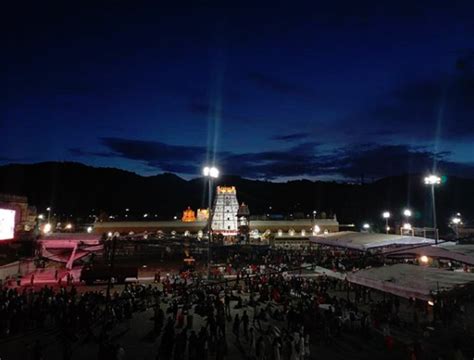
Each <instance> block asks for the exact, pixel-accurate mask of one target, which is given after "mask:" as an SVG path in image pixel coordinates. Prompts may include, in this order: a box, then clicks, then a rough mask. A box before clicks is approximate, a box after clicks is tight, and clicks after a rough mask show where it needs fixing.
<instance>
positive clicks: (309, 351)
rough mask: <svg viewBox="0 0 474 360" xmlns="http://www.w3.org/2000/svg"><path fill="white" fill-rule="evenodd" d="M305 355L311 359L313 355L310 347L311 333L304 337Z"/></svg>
mask: <svg viewBox="0 0 474 360" xmlns="http://www.w3.org/2000/svg"><path fill="white" fill-rule="evenodd" d="M304 355H305V359H309V358H310V355H311V350H310V348H309V334H306V336H305V338H304Z"/></svg>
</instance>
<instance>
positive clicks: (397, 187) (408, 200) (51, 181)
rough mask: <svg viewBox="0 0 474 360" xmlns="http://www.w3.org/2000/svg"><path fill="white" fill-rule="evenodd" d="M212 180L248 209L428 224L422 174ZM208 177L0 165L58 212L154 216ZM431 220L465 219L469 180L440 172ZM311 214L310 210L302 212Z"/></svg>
mask: <svg viewBox="0 0 474 360" xmlns="http://www.w3.org/2000/svg"><path fill="white" fill-rule="evenodd" d="M214 185H231V186H235V187H236V188H237V196H238V199H239V202H245V203H246V204H247V205H248V206H249V208H250V211H251V213H252V214H254V215H257V214H259V215H260V214H261V215H264V214H273V215H276V214H279V215H283V216H287V217H290V215H292V216H294V217H301V216H308V215H309V214H312V212H313V211H314V210H316V211H317V213H318V216H321V215H323V216H324V214H323V212H324V213H325V215H326V216H333V215H334V214H336V215H337V218H338V220H339V221H340V222H341V223H344V224H348V223H354V224H356V225H360V224H361V223H362V222H366V221H367V222H369V223H372V224H373V225H374V226H375V227H377V226H378V227H383V225H384V222H383V220H382V219H381V213H382V211H384V210H389V211H390V212H391V213H392V214H393V218H392V219H391V220H390V221H391V223H395V222H398V223H401V222H402V221H403V219H402V216H401V212H402V210H403V209H404V208H406V207H409V208H411V209H412V210H413V211H414V219H412V222H413V223H414V224H415V225H416V226H431V223H432V217H431V214H432V211H431V196H430V190H429V187H427V186H426V185H424V184H423V174H418V175H405V176H397V177H387V178H383V179H380V180H377V181H374V182H371V183H366V184H349V183H337V182H323V181H310V180H297V181H288V182H269V181H259V180H250V179H245V178H241V177H238V176H222V177H220V178H219V179H217V181H216V182H215V184H214ZM206 186H207V181H206V179H205V178H202V177H198V178H195V179H192V180H185V179H182V178H180V177H179V176H177V175H174V174H170V173H164V174H159V175H155V176H148V177H145V176H140V175H137V174H135V173H132V172H129V171H124V170H120V169H116V168H97V167H91V166H87V165H84V164H80V163H73V162H43V163H37V164H10V165H3V166H0V192H2V193H8V194H15V195H24V196H27V197H28V200H29V203H30V204H31V205H35V206H36V207H37V208H38V211H39V212H45V209H46V207H48V206H51V207H52V208H53V211H54V212H56V213H58V214H67V215H73V217H76V218H77V217H87V216H88V214H91V213H95V214H99V213H100V212H102V213H107V214H115V215H118V216H119V218H120V216H124V214H125V209H130V210H129V214H130V218H132V217H137V218H138V217H140V218H142V217H143V214H144V213H149V214H150V215H151V216H154V214H157V217H158V218H159V219H170V218H173V216H180V215H181V211H182V210H183V209H185V208H186V207H187V206H190V207H191V208H194V209H196V208H203V207H206V203H207V199H206V194H207V188H206ZM435 191H436V205H437V206H436V208H437V219H438V225H439V226H440V227H441V228H442V229H446V228H447V225H448V223H449V219H450V218H451V217H452V215H453V214H454V213H457V212H460V213H461V214H462V216H463V219H464V220H467V221H469V219H473V218H474V179H464V178H458V177H447V178H446V181H445V182H444V183H443V184H441V185H440V186H438V187H437V188H436V190H435ZM309 216H312V215H309Z"/></svg>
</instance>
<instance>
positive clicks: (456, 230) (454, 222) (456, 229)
mask: <svg viewBox="0 0 474 360" xmlns="http://www.w3.org/2000/svg"><path fill="white" fill-rule="evenodd" d="M460 215H461V214H459V213H458V214H456V216H455V217H453V218H452V219H451V224H452V226H453V227H454V233H455V234H456V238H458V237H459V224H462V220H461V218H460Z"/></svg>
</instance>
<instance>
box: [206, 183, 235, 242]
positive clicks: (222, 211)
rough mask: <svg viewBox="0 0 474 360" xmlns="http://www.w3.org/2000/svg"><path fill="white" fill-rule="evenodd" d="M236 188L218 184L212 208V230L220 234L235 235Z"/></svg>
mask: <svg viewBox="0 0 474 360" xmlns="http://www.w3.org/2000/svg"><path fill="white" fill-rule="evenodd" d="M238 210H239V203H238V201H237V190H236V189H235V186H218V187H217V193H216V198H215V200H214V208H213V210H212V231H213V232H214V233H220V234H222V235H225V236H228V235H237V233H238V230H239V229H238V224H237V212H238Z"/></svg>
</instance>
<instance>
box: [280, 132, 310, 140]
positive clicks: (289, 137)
mask: <svg viewBox="0 0 474 360" xmlns="http://www.w3.org/2000/svg"><path fill="white" fill-rule="evenodd" d="M308 137H309V134H308V133H303V132H299V133H293V134H287V135H276V136H273V137H272V138H271V139H272V140H278V141H287V142H292V141H300V140H304V139H306V138H308Z"/></svg>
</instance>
